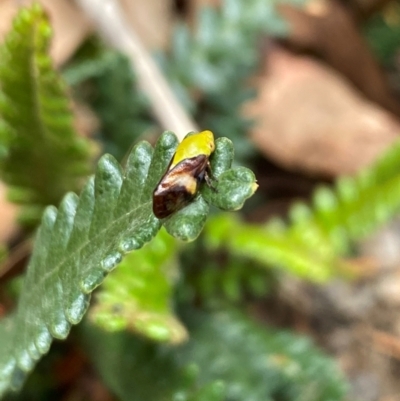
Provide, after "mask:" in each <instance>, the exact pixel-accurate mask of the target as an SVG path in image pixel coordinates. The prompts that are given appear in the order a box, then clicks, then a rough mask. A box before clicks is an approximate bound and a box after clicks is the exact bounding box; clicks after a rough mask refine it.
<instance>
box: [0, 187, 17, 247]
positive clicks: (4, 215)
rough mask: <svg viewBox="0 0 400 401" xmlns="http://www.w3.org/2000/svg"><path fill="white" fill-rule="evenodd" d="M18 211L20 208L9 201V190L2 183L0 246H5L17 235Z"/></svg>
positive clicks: (0, 189)
mask: <svg viewBox="0 0 400 401" xmlns="http://www.w3.org/2000/svg"><path fill="white" fill-rule="evenodd" d="M18 210H19V208H18V206H16V205H15V204H13V203H10V202H9V201H8V200H7V188H6V187H5V185H4V184H3V183H1V182H0V222H1V225H0V227H1V228H0V244H5V243H6V242H8V241H10V240H11V239H12V238H13V237H14V236H15V235H16V234H17V231H18V224H17V222H16V217H17V215H18Z"/></svg>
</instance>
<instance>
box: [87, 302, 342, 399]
mask: <svg viewBox="0 0 400 401" xmlns="http://www.w3.org/2000/svg"><path fill="white" fill-rule="evenodd" d="M182 320H183V321H184V322H185V324H186V325H187V327H188V330H189V333H190V338H189V341H188V342H187V343H186V344H183V345H181V346H179V347H171V346H167V345H162V344H161V345H160V344H155V343H151V342H149V341H146V340H141V339H138V338H135V337H134V336H132V335H130V334H129V333H126V332H123V333H107V332H105V331H102V330H100V329H98V328H97V329H96V328H94V327H93V326H90V325H84V326H83V328H84V330H83V335H84V339H85V340H86V341H85V343H86V345H85V349H87V350H88V352H89V355H90V356H91V358H92V360H93V362H94V364H95V365H96V367H97V369H98V370H99V372H100V374H101V376H102V377H103V380H104V382H105V383H106V384H107V385H108V386H109V387H110V389H111V390H112V391H113V392H114V393H115V394H117V396H118V397H119V398H120V399H121V400H124V401H125V400H126V401H136V400H138V401H139V400H140V401H141V400H144V399H149V400H152V401H164V400H181V399H182V400H188V399H191V398H189V397H187V394H188V393H189V394H190V390H191V389H192V391H193V390H194V389H196V387H197V389H198V390H197V391H198V392H199V394H201V392H202V391H205V390H206V389H207V388H208V389H209V391H210V390H211V388H213V389H214V396H213V397H212V396H211V395H210V396H209V398H207V397H204V398H200V399H201V400H230V401H242V400H248V401H250V400H251V401H265V400H285V401H322V400H324V401H325V400H331V401H340V400H342V399H343V398H344V395H345V392H346V390H347V385H346V383H345V381H344V378H343V376H342V374H341V373H340V371H339V369H338V368H337V367H336V366H335V364H334V362H333V361H331V360H329V359H328V358H327V357H326V356H325V355H323V354H322V353H321V352H320V351H318V350H317V349H315V347H314V346H313V345H312V344H311V343H310V341H309V340H308V339H306V338H304V337H299V336H295V335H292V334H289V333H287V332H282V331H276V330H272V329H269V328H267V327H265V326H261V325H260V324H257V323H255V322H254V321H252V320H251V319H249V318H248V317H246V316H244V315H243V314H242V313H240V312H239V311H234V310H218V311H217V312H214V313H204V312H200V311H198V310H195V309H189V308H188V309H187V310H185V313H184V314H183V316H182ZM193 387H194V389H193ZM193 393H194V394H195V395H197V394H196V393H195V392H194V391H193ZM210 393H211V391H210ZM211 394H212V393H211ZM194 399H195V400H196V399H197V398H194Z"/></svg>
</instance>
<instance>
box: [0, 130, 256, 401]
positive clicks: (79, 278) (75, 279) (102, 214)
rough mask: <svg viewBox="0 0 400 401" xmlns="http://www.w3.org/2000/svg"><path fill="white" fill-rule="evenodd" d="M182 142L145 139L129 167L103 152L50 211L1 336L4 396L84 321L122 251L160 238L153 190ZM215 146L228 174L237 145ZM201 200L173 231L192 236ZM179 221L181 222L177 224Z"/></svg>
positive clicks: (245, 192) (199, 221)
mask: <svg viewBox="0 0 400 401" xmlns="http://www.w3.org/2000/svg"><path fill="white" fill-rule="evenodd" d="M177 144H178V140H177V138H176V136H175V135H174V134H172V133H170V132H167V133H165V134H163V135H162V136H161V138H160V139H159V141H158V142H157V145H156V147H155V150H154V154H153V150H152V148H151V146H150V145H149V144H148V143H145V142H143V143H140V144H138V145H137V146H136V147H135V148H134V149H133V150H132V152H131V154H130V156H129V157H128V161H127V166H126V170H125V172H123V171H122V170H121V167H120V166H119V164H118V163H117V162H116V160H115V159H114V158H113V157H112V156H110V155H105V156H103V157H102V158H101V159H100V162H99V164H98V167H97V171H96V175H95V177H94V178H93V179H90V180H89V182H88V183H87V184H86V186H85V187H84V189H83V191H82V193H81V195H80V197H79V198H78V197H77V196H76V195H75V194H73V193H70V194H68V195H66V197H65V198H64V200H63V201H62V203H61V205H60V207H59V209H58V210H57V209H56V208H55V207H52V206H51V207H48V208H47V209H46V211H45V213H44V215H43V218H42V224H41V226H40V228H39V230H38V233H37V238H36V241H35V247H34V251H33V254H32V258H31V261H30V264H29V266H28V271H27V274H26V278H25V282H24V285H23V288H22V293H21V298H20V301H19V304H18V310H17V313H16V315H15V318H14V319H13V328H12V329H11V331H9V332H8V333H9V336H11V337H12V338H11V339H1V341H3V340H4V341H10V343H9V344H10V346H9V347H8V348H7V350H6V351H5V352H4V353H3V354H0V395H1V393H2V392H4V391H5V390H6V389H7V388H8V387H11V388H18V387H19V386H20V385H21V382H22V380H23V378H24V377H25V375H26V373H27V372H29V371H30V370H32V369H33V367H34V365H35V363H36V361H37V360H38V359H39V358H40V357H41V355H42V354H44V353H46V352H47V351H48V349H49V347H50V344H51V342H52V339H53V337H54V338H58V339H64V338H66V336H67V335H68V333H69V330H70V328H71V325H72V324H77V323H78V322H79V321H80V320H81V319H82V317H83V315H84V313H85V311H86V309H87V307H88V303H89V298H90V293H91V292H92V291H93V290H94V289H95V288H96V287H97V286H98V285H99V284H101V283H102V281H103V279H104V277H105V276H106V275H107V274H108V273H109V272H110V271H111V270H113V269H114V268H115V267H116V265H118V264H119V263H120V262H121V260H122V257H123V255H124V254H125V253H127V252H130V251H132V250H136V249H139V248H141V247H142V246H143V244H144V243H146V242H148V241H150V240H151V239H152V238H153V237H154V236H155V234H156V233H157V231H158V230H159V228H160V226H161V223H162V222H161V221H160V220H158V219H157V218H156V217H155V216H154V215H153V212H152V193H153V190H154V188H155V186H156V185H157V183H158V181H159V179H160V177H161V176H162V174H163V173H164V171H165V169H166V168H167V166H168V164H169V161H170V160H171V157H172V155H173V154H174V152H175V149H176V146H177ZM216 148H217V149H218V153H217V156H218V155H220V157H221V159H223V160H224V163H221V162H220V160H219V159H218V158H216V159H215V158H214V159H213V161H212V163H213V164H212V165H215V166H216V169H217V166H219V167H218V169H220V170H219V171H222V170H225V169H226V171H225V172H226V173H228V172H229V167H228V166H230V164H231V163H232V150H231V148H230V146H227V143H226V142H225V140H224V139H223V138H221V139H220V140H218V141H217V142H216ZM225 148H226V149H225ZM224 149H225V150H224ZM222 165H223V166H224V167H223V168H222ZM218 169H217V170H218ZM248 175H251V176H252V174H250V173H249V174H248ZM253 178H254V176H253ZM254 186H255V184H254V181H253V182H249V183H247V184H243V188H241V187H240V188H238V189H237V194H233V195H234V196H235V198H236V199H237V204H241V203H243V202H244V200H245V199H246V198H247V197H248V196H249V189H248V188H245V187H250V188H254ZM250 192H251V193H252V191H250ZM231 195H232V194H230V196H231ZM221 196H223V194H221ZM203 203H205V201H204V198H203V197H202V195H201V193H200V194H199V195H198V198H197V200H196V201H194V202H193V203H192V204H190V205H189V206H188V207H186V208H184V209H182V210H180V211H179V212H178V213H176V214H175V215H172V216H171V217H170V218H168V219H167V221H169V222H172V226H173V228H170V230H169V231H170V233H172V234H173V235H174V236H176V237H179V238H185V239H187V240H193V239H194V238H195V236H197V235H198V234H199V233H200V231H201V229H202V228H203V224H204V220H205V217H206V212H207V211H208V207H207V208H204V207H203ZM196 205H200V207H197V206H196ZM207 206H208V205H207ZM177 221H181V223H182V224H180V225H179V226H176V225H175V224H174V222H175V223H176V222H177ZM1 341H0V342H1Z"/></svg>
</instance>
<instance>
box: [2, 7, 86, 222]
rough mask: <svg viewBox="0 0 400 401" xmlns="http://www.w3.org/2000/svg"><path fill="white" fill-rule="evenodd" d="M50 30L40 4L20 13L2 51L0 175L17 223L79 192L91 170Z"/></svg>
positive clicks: (32, 219) (35, 217)
mask: <svg viewBox="0 0 400 401" xmlns="http://www.w3.org/2000/svg"><path fill="white" fill-rule="evenodd" d="M50 38H51V28H50V25H49V22H48V19H47V17H46V15H45V13H44V11H43V10H42V9H41V7H39V6H37V5H36V6H33V7H32V8H31V9H30V10H23V11H22V12H21V13H20V14H19V15H18V17H17V18H16V19H15V21H14V24H13V28H12V30H11V32H10V33H9V34H8V35H7V37H6V39H5V41H4V44H2V45H1V47H0V60H1V64H0V175H1V178H2V180H3V181H4V182H5V183H6V184H7V185H8V187H9V188H8V190H9V194H8V196H9V198H10V200H12V201H14V202H16V203H20V204H22V205H23V208H22V210H21V215H20V219H21V221H22V222H24V223H25V224H31V225H35V224H37V223H38V222H39V220H40V216H41V214H42V212H43V209H44V207H45V206H47V205H49V204H53V205H57V204H58V203H59V201H60V200H61V198H62V196H63V195H64V194H65V193H66V192H67V191H78V190H79V189H80V188H81V185H82V180H83V179H84V178H85V177H86V176H87V175H88V174H89V173H90V171H91V153H93V152H92V151H91V149H90V145H89V142H88V141H87V140H86V139H84V138H82V137H80V136H79V135H78V134H77V132H76V131H75V130H74V127H73V115H72V112H71V110H70V104H69V103H70V100H69V98H68V97H67V88H66V86H65V84H64V82H63V81H62V80H61V79H60V77H59V75H58V74H57V73H56V71H55V70H54V68H53V66H52V61H51V59H50V56H49V54H48V49H49V44H50Z"/></svg>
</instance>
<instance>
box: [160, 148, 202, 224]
mask: <svg viewBox="0 0 400 401" xmlns="http://www.w3.org/2000/svg"><path fill="white" fill-rule="evenodd" d="M207 166H208V157H207V156H206V155H199V156H195V157H192V158H190V159H185V160H182V161H181V162H180V163H178V164H177V165H176V166H175V167H174V168H173V169H172V170H169V171H168V173H167V174H166V175H165V176H164V177H163V178H162V179H161V181H160V182H159V184H158V185H157V187H156V189H155V191H154V193H153V212H154V214H155V216H156V217H158V218H159V219H163V218H165V217H168V216H169V215H170V214H172V213H173V212H176V211H177V210H179V209H182V208H183V207H184V206H186V205H187V204H188V203H190V201H192V200H193V198H194V197H195V196H196V193H197V190H198V187H199V185H200V183H201V182H202V181H203V179H204V175H205V174H206V169H207Z"/></svg>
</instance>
